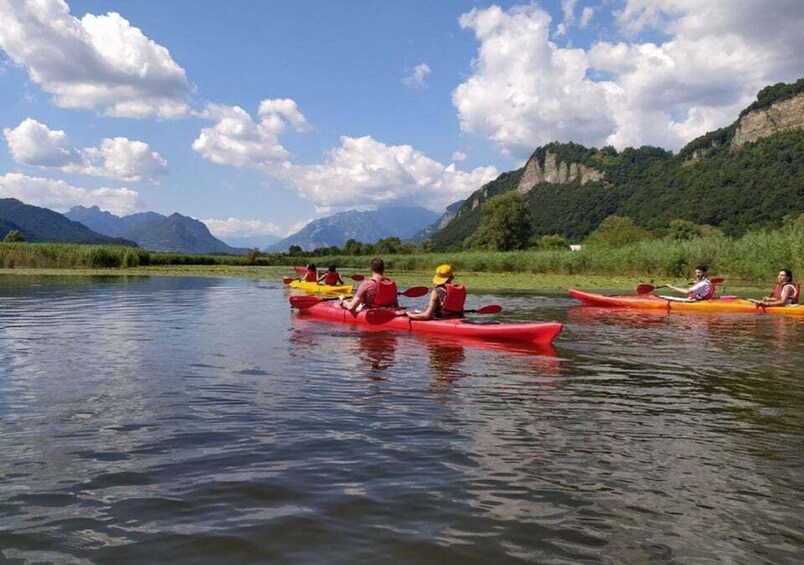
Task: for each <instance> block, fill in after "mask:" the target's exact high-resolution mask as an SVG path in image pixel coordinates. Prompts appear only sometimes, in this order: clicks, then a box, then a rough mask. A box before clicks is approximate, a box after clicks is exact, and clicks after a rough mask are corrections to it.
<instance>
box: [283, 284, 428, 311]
mask: <svg viewBox="0 0 804 565" xmlns="http://www.w3.org/2000/svg"><path fill="white" fill-rule="evenodd" d="M429 290H430V289H428V288H427V287H426V286H412V287H410V288H409V289H407V290H403V291H402V292H397V294H398V295H400V296H407V297H408V298H418V297H419V296H424V295H425V294H427V292H428V291H429ZM338 298H339V297H337V296H332V297H326V298H321V297H318V296H291V297H290V305H291V306H292V307H293V308H298V309H300V310H305V309H307V308H312V307H313V306H315V305H316V304H318V303H319V302H329V301H332V300H338Z"/></svg>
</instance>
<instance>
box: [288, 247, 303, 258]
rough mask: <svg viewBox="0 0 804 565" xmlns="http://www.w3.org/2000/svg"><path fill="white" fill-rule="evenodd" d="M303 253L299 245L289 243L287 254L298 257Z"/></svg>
mask: <svg viewBox="0 0 804 565" xmlns="http://www.w3.org/2000/svg"><path fill="white" fill-rule="evenodd" d="M302 253H304V251H303V250H302V248H301V246H300V245H291V246H290V247H288V255H290V256H293V257H299V256H301V254H302Z"/></svg>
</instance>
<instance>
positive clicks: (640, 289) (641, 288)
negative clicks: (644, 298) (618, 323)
mask: <svg viewBox="0 0 804 565" xmlns="http://www.w3.org/2000/svg"><path fill="white" fill-rule="evenodd" d="M725 280H726V279H724V278H723V277H715V278H713V279H709V282H710V283H712V284H721V283H723V282H724V281H725ZM666 286H667V285H666V284H660V285H659V286H654V285H652V284H648V283H644V284H640V285H637V287H636V291H637V294H648V293H649V292H653V291H654V290H656V289H657V288H664V287H666Z"/></svg>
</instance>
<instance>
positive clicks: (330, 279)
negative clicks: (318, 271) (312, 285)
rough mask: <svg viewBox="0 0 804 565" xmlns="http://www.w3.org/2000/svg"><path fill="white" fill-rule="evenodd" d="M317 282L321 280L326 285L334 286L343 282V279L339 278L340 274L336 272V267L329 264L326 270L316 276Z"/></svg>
mask: <svg viewBox="0 0 804 565" xmlns="http://www.w3.org/2000/svg"><path fill="white" fill-rule="evenodd" d="M318 282H323V283H324V284H325V285H327V286H336V285H339V284H343V279H341V275H340V274H339V273H338V271H337V267H335V265H330V266H329V269H328V270H327V272H326V273H324V274H323V275H321V276H320V277H319V278H318Z"/></svg>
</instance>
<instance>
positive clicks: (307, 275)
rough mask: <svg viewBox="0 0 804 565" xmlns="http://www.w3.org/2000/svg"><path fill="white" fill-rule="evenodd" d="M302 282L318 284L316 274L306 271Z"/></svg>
mask: <svg viewBox="0 0 804 565" xmlns="http://www.w3.org/2000/svg"><path fill="white" fill-rule="evenodd" d="M304 282H318V273H316V272H315V271H307V272H306V273H304Z"/></svg>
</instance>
